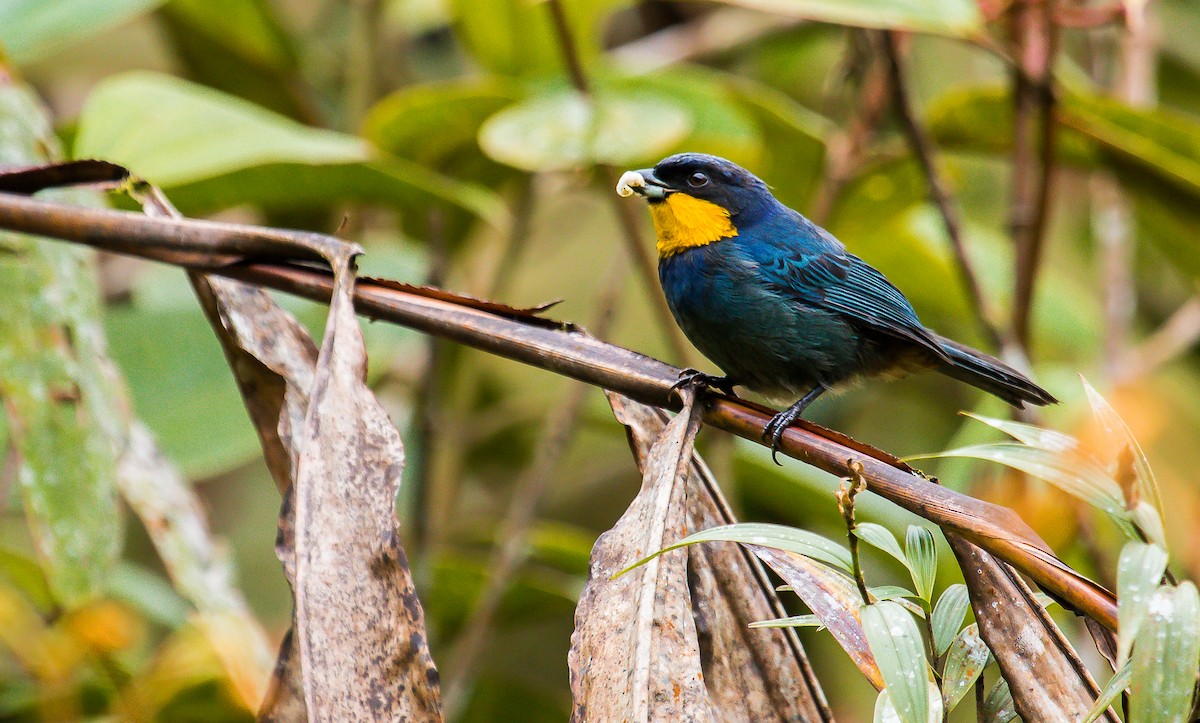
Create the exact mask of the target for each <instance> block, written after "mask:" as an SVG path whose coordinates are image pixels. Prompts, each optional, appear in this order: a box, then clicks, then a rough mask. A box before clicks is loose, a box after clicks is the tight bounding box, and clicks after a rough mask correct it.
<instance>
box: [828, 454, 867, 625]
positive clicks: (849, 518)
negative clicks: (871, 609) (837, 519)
mask: <svg viewBox="0 0 1200 723" xmlns="http://www.w3.org/2000/svg"><path fill="white" fill-rule="evenodd" d="M866 488H867V483H866V480H864V479H863V476H862V464H860V463H858V462H851V463H850V476H849V477H844V478H843V479H842V483H841V485H839V486H838V489H837V492H836V493H835V496H836V497H837V504H838V511H839V512H841V513H842V521H844V522H845V523H846V536H847V537H848V538H849V542H850V562H851V565H852V566H853V571H854V584H855V585H857V586H858V594H859V595H861V596H862V601H863V605H870V604H871V593H870V592H869V591H868V590H867V580H866V578H864V577H863V571H862V560H861V559H860V558H859V554H858V535H856V534H855V533H854V528H855V526H856V525H855V522H854V498H855V497H856V496H857V495H858V493H859V492H862V491H863V490H865V489H866Z"/></svg>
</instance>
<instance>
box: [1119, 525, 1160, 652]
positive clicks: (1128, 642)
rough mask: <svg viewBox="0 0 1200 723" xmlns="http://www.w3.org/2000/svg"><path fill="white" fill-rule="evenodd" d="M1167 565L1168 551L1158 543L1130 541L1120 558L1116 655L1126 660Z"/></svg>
mask: <svg viewBox="0 0 1200 723" xmlns="http://www.w3.org/2000/svg"><path fill="white" fill-rule="evenodd" d="M1166 569H1167V553H1166V551H1165V550H1163V549H1162V548H1161V547H1159V546H1158V545H1147V544H1144V543H1141V542H1130V543H1128V544H1127V545H1125V547H1123V548H1122V549H1121V558H1120V560H1118V561H1117V603H1118V606H1117V629H1118V631H1119V632H1120V642H1119V644H1118V646H1117V659H1118V660H1119V661H1122V662H1123V661H1124V660H1125V659H1126V658H1127V657H1128V656H1129V651H1130V650H1131V649H1132V648H1133V641H1134V640H1136V639H1137V636H1138V630H1140V629H1141V627H1142V623H1143V622H1144V621H1145V619H1146V615H1147V613H1148V612H1149V610H1150V602H1151V600H1153V599H1154V594H1155V591H1156V590H1157V589H1158V586H1159V584H1160V583H1161V582H1162V577H1163V573H1164V572H1165V571H1166Z"/></svg>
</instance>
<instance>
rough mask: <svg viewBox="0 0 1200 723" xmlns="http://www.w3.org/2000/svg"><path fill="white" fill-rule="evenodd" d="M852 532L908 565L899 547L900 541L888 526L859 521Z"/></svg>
mask: <svg viewBox="0 0 1200 723" xmlns="http://www.w3.org/2000/svg"><path fill="white" fill-rule="evenodd" d="M854 534H855V536H856V537H858V539H860V540H862V541H863V542H865V543H867V544H868V545H870V546H871V547H875V548H878V549H880V550H883V551H884V552H886V553H887V554H889V555H891V556H892V557H894V558H896V559H897V560H899V561H900V563H901V564H903V565H904V566H905V567H908V558H907V557H905V556H904V550H902V549H900V543H899V542H897V541H896V536H895V535H893V534H892V531H891V530H889V529H888V528H886V527H884V526H883V525H877V524H875V523H874V522H859V523H857V524H855V525H854Z"/></svg>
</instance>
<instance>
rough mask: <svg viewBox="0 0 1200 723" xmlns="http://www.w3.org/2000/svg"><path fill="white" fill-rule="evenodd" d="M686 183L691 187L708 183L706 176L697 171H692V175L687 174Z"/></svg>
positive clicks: (698, 186)
mask: <svg viewBox="0 0 1200 723" xmlns="http://www.w3.org/2000/svg"><path fill="white" fill-rule="evenodd" d="M688 185H689V186H691V187H692V188H700V187H702V186H707V185H708V176H706V175H704V174H703V173H699V172H697V173H693V174H692V175H690V176H688Z"/></svg>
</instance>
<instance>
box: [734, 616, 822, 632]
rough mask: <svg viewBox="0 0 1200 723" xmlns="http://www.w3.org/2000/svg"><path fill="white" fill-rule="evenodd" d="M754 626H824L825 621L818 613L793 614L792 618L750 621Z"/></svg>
mask: <svg viewBox="0 0 1200 723" xmlns="http://www.w3.org/2000/svg"><path fill="white" fill-rule="evenodd" d="M750 627H752V628H818V629H821V628H824V627H825V623H823V622H822V621H821V618H819V617H817V616H816V615H793V616H792V617H790V618H778V619H776V620H757V621H755V622H752V623H750Z"/></svg>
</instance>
